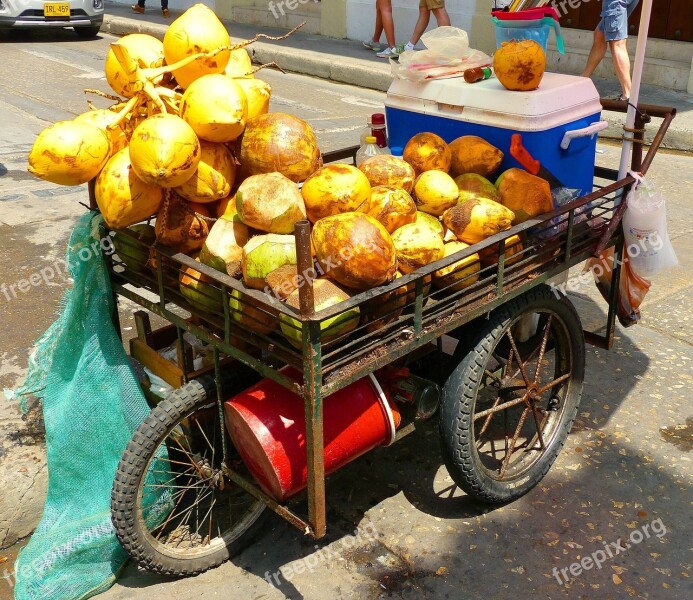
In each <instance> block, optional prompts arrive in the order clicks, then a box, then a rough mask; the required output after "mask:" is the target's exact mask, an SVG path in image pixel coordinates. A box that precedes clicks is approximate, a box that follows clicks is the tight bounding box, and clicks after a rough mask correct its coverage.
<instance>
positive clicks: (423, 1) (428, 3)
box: [419, 0, 445, 10]
mask: <svg viewBox="0 0 693 600" xmlns="http://www.w3.org/2000/svg"><path fill="white" fill-rule="evenodd" d="M419 7H420V8H427V9H428V10H435V9H436V8H445V0H419Z"/></svg>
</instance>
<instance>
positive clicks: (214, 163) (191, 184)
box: [176, 141, 236, 204]
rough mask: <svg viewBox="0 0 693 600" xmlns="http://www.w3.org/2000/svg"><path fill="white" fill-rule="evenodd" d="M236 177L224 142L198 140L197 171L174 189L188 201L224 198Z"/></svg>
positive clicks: (233, 164) (231, 157) (230, 156)
mask: <svg viewBox="0 0 693 600" xmlns="http://www.w3.org/2000/svg"><path fill="white" fill-rule="evenodd" d="M235 177H236V163H235V162H234V160H233V156H232V154H231V152H229V149H228V148H227V147H226V146H225V145H224V144H214V143H212V142H205V141H201V142H200V162H199V163H198V164H197V171H195V173H193V175H192V177H190V179H188V180H187V181H186V182H185V183H184V184H183V185H181V186H179V187H177V188H176V191H177V192H178V193H179V194H180V195H181V196H183V198H185V199H186V200H188V201H190V202H201V203H203V204H205V203H207V202H214V201H216V200H221V199H222V198H226V196H228V195H229V192H230V191H231V186H232V185H233V182H234V179H235Z"/></svg>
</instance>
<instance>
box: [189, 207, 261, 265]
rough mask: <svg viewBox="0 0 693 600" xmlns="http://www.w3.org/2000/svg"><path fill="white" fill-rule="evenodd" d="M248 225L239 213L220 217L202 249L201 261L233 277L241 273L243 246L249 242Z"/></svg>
mask: <svg viewBox="0 0 693 600" xmlns="http://www.w3.org/2000/svg"><path fill="white" fill-rule="evenodd" d="M249 239H250V232H249V231H248V226H247V225H246V224H245V223H243V222H242V221H241V220H240V218H238V216H237V215H235V216H234V217H232V218H230V219H228V218H221V219H218V220H217V222H216V223H214V225H213V226H212V229H210V230H209V235H208V236H207V239H206V240H205V244H204V246H202V250H201V251H200V262H202V263H204V264H205V265H208V266H210V267H212V268H214V269H216V270H217V271H221V272H222V273H226V274H227V275H230V276H231V277H235V276H236V275H240V273H241V263H242V259H243V246H245V245H246V244H247V243H248V240H249Z"/></svg>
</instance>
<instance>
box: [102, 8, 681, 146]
mask: <svg viewBox="0 0 693 600" xmlns="http://www.w3.org/2000/svg"><path fill="white" fill-rule="evenodd" d="M178 14H180V13H179V12H176V11H171V16H170V17H169V18H168V19H166V18H164V17H163V16H162V15H161V11H160V10H158V9H154V8H151V9H148V10H147V12H146V13H145V14H144V15H136V14H134V13H133V12H132V10H131V9H130V7H129V6H128V5H122V4H113V3H112V2H106V17H105V19H104V25H103V27H102V31H104V32H107V33H111V34H114V35H125V34H127V33H134V32H140V33H148V34H150V35H153V36H155V37H158V38H162V37H163V35H164V32H165V31H166V27H167V26H168V24H169V23H171V21H172V20H173V19H175V18H176V17H177V16H178ZM226 25H227V28H228V30H229V32H230V33H231V36H232V39H233V40H234V41H238V40H244V39H250V38H252V37H254V36H255V35H256V34H258V33H263V34H266V35H274V36H277V35H282V34H284V33H286V31H285V30H283V29H276V28H275V29H270V28H266V27H260V26H257V25H244V24H241V23H226ZM248 49H249V50H250V51H251V54H252V57H253V61H254V62H256V63H258V64H264V63H269V62H274V63H276V64H278V65H279V66H280V67H281V68H282V69H284V70H285V71H291V72H293V73H301V74H304V75H310V76H313V77H320V78H322V79H330V80H332V81H338V82H340V83H348V84H351V85H357V86H359V87H364V88H370V89H374V90H380V91H387V89H388V87H389V86H390V82H391V81H392V76H391V74H390V66H389V64H388V62H387V60H385V59H381V58H378V57H377V56H376V55H375V53H374V52H372V51H370V50H367V49H366V48H364V47H363V46H362V44H361V43H360V42H358V41H353V40H337V39H333V38H328V37H324V36H321V35H317V34H307V33H303V32H301V31H298V32H296V33H295V34H294V35H292V36H291V37H290V38H288V39H286V40H283V41H281V42H271V41H262V40H261V41H258V42H254V43H253V44H252V45H251V46H249V47H248ZM595 84H596V86H597V88H598V89H599V92H600V94H601V95H602V96H604V97H615V96H616V95H618V92H619V88H618V83H617V82H616V81H611V80H606V79H597V80H595ZM640 98H641V103H647V104H659V105H661V106H674V107H676V109H677V110H678V115H677V117H676V119H675V120H674V122H673V124H672V126H671V128H670V130H669V133H668V135H667V137H666V139H665V142H664V147H666V148H670V149H674V150H682V151H685V152H693V96H691V95H690V94H686V93H684V92H677V91H674V90H667V89H663V88H657V87H655V86H650V85H647V86H643V87H642V90H641V97H640ZM604 118H605V119H606V120H607V121H609V124H610V127H609V128H608V129H607V130H606V131H605V132H604V133H603V134H601V137H608V138H612V139H620V137H621V135H622V127H623V125H624V123H625V116H624V115H623V114H621V113H612V112H608V111H607V112H605V113H604ZM649 129H650V131H649V134H650V135H649V137H650V139H651V137H652V135H654V133H655V132H656V130H657V127H656V123H655V124H654V125H653V126H650V127H649Z"/></svg>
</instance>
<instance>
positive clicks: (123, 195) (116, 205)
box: [94, 148, 164, 229]
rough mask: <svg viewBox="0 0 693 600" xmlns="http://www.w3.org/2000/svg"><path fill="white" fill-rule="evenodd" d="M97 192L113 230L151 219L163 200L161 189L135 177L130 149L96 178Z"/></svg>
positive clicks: (118, 156)
mask: <svg viewBox="0 0 693 600" xmlns="http://www.w3.org/2000/svg"><path fill="white" fill-rule="evenodd" d="M94 193H95V195H96V203H97V204H98V205H99V210H100V211H101V214H102V215H103V219H104V221H105V222H106V225H108V226H109V227H112V228H114V229H119V228H121V227H129V226H130V225H134V224H135V223H138V222H139V221H143V220H144V219H148V218H149V217H151V216H152V215H154V214H156V212H157V211H158V210H159V208H161V203H162V202H163V199H164V191H163V190H162V189H161V188H160V187H159V186H157V185H152V184H149V183H145V182H144V181H142V180H141V179H140V178H139V177H137V175H135V173H134V172H133V169H132V165H131V164H130V154H129V152H128V149H127V148H123V149H122V150H121V151H120V152H118V153H116V154H115V155H114V156H113V157H112V158H111V159H110V160H109V161H108V162H107V163H106V166H105V167H104V168H103V170H102V171H101V173H99V176H98V177H97V178H96V187H95V189H94Z"/></svg>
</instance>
